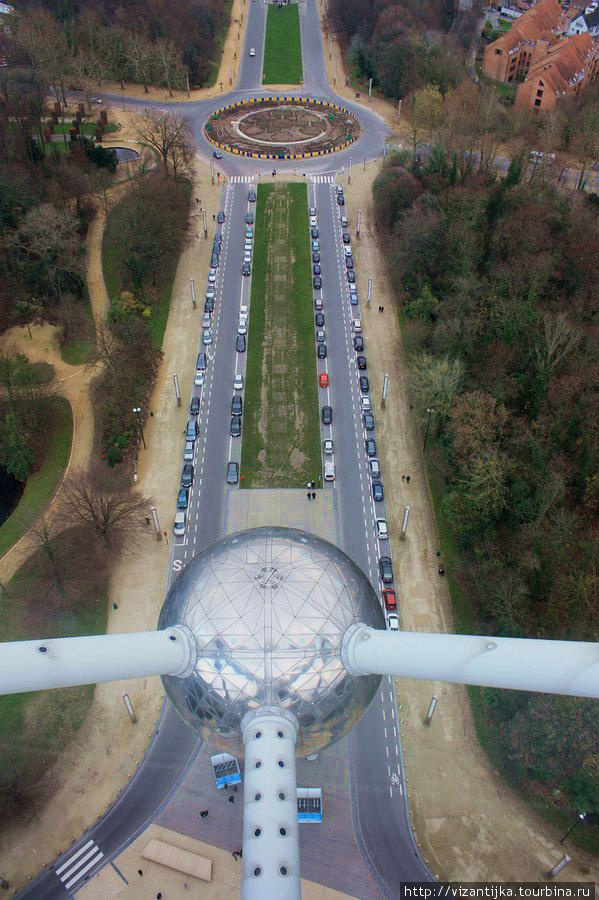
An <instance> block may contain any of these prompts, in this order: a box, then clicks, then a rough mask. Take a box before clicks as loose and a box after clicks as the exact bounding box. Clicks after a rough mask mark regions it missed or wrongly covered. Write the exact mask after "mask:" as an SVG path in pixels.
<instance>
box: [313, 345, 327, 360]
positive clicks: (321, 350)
mask: <svg viewBox="0 0 599 900" xmlns="http://www.w3.org/2000/svg"><path fill="white" fill-rule="evenodd" d="M316 355H317V356H318V358H319V359H325V358H326V355H327V345H326V344H319V345H318V350H317V351H316Z"/></svg>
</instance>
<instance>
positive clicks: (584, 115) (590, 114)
mask: <svg viewBox="0 0 599 900" xmlns="http://www.w3.org/2000/svg"><path fill="white" fill-rule="evenodd" d="M573 150H574V154H575V156H576V160H577V162H578V164H579V166H580V175H579V177H578V184H577V185H576V187H577V188H578V190H582V188H583V187H584V186H585V184H586V176H587V171H588V168H589V164H590V163H591V162H592V160H595V159H597V156H598V155H599V105H598V104H596V103H593V104H589V105H588V106H586V107H584V108H583V110H582V112H581V114H580V116H579V117H578V120H577V122H576V131H575V136H574V142H573Z"/></svg>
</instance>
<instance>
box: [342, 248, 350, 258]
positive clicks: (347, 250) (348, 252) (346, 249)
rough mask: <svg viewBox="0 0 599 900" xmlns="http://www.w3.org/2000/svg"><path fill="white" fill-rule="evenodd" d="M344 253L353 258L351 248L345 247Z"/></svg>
mask: <svg viewBox="0 0 599 900" xmlns="http://www.w3.org/2000/svg"><path fill="white" fill-rule="evenodd" d="M343 252H344V253H345V255H346V256H351V255H352V252H351V247H344V248H343Z"/></svg>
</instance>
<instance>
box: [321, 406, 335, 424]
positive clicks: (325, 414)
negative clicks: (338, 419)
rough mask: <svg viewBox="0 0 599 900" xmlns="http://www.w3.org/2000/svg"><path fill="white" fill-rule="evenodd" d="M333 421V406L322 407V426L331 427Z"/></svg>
mask: <svg viewBox="0 0 599 900" xmlns="http://www.w3.org/2000/svg"><path fill="white" fill-rule="evenodd" d="M332 421H333V407H332V406H323V407H322V424H323V425H330V424H331V423H332Z"/></svg>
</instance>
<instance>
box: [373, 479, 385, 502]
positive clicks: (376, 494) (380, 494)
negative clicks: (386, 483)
mask: <svg viewBox="0 0 599 900" xmlns="http://www.w3.org/2000/svg"><path fill="white" fill-rule="evenodd" d="M372 496H373V499H374V500H376V501H377V502H379V501H380V500H383V498H384V496H385V494H384V491H383V483H382V481H373V482H372Z"/></svg>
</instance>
